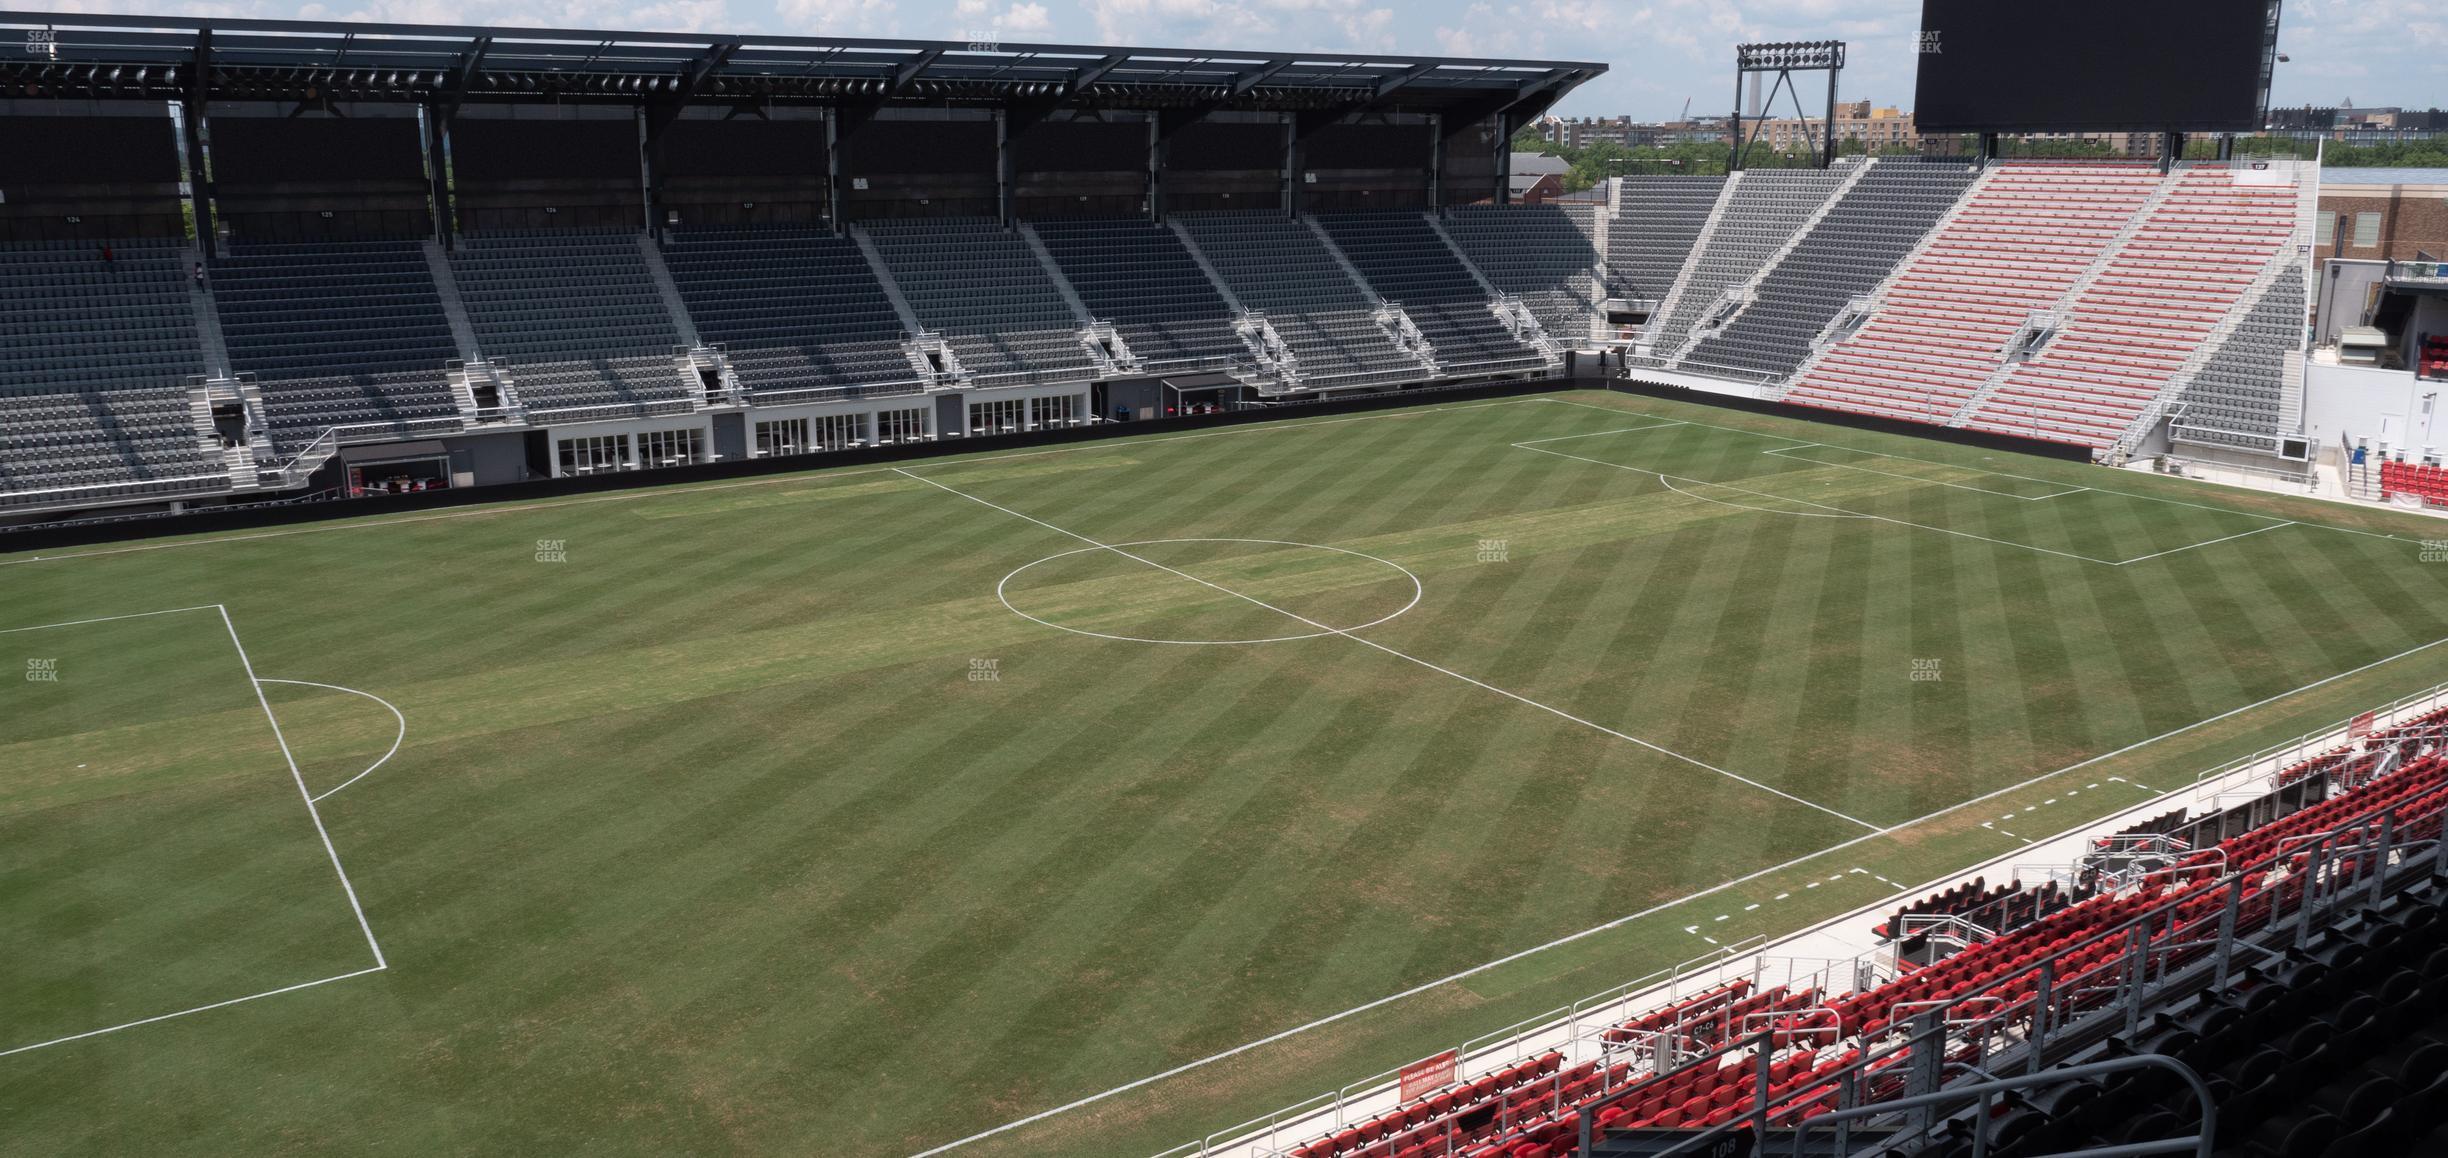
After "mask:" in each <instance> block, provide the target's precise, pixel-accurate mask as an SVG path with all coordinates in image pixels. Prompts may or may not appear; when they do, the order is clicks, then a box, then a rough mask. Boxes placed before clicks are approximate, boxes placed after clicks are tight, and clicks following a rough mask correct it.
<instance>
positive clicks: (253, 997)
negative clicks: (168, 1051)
mask: <svg viewBox="0 0 2448 1158" xmlns="http://www.w3.org/2000/svg"><path fill="white" fill-rule="evenodd" d="M386 968H389V966H384V965H376V966H373V967H371V968H367V969H360V970H358V971H356V972H354V973H339V974H334V975H333V976H330V977H323V978H318V979H316V980H313V981H301V982H299V983H297V984H295V985H284V986H282V987H280V988H278V989H266V990H264V991H263V992H261V993H250V994H247V995H246V996H244V997H233V998H230V999H229V1000H227V1001H216V1002H213V1003H212V1004H210V1005H199V1006H196V1007H195V1008H193V1009H182V1010H179V1011H178V1012H176V1013H162V1014H156V1015H154V1016H152V1017H140V1018H138V1019H136V1020H134V1021H126V1022H121V1023H119V1024H118V1025H110V1026H104V1027H103V1028H101V1029H89V1030H86V1031H85V1032H83V1033H72V1034H69V1035H68V1036H66V1037H55V1038H52V1039H51V1040H49V1041H38V1042H35V1043H34V1044H32V1045H21V1046H16V1047H14V1048H11V1049H0V1057H7V1056H9V1055H10V1054H13V1053H26V1052H28V1051H31V1050H38V1049H43V1048H45V1047H48V1046H54V1045H66V1044H67V1043H69V1042H72V1041H83V1040H84V1039H86V1038H89V1037H100V1036H102V1035H103V1034H106V1033H117V1032H119V1031H120V1030H123V1029H134V1028H136V1027H137V1026H140V1025H151V1024H153V1023H154V1022H157V1021H168V1020H170V1019H171V1018H174V1017H185V1016H187V1015H188V1014H190V1013H203V1012H205V1011H206V1010H212V1009H223V1008H226V1007H228V1006H232V1005H243V1004H245V1003H246V1002H249V1001H258V1000H261V999H263V998H266V997H278V996H280V995H281V994H283V993H295V992H297V991H298V990H300V989H312V988H314V987H315V986H317V985H329V984H331V983H332V982H334V981H346V980H348V979H349V978H351V977H363V976H365V975H366V974H368V973H380V972H382V971H383V970H384V969H386Z"/></svg>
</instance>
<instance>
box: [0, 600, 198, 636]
mask: <svg viewBox="0 0 2448 1158" xmlns="http://www.w3.org/2000/svg"><path fill="white" fill-rule="evenodd" d="M220 606H221V605H220V604H218V603H199V604H197V605H195V606H193V607H173V608H170V609H168V610H166V611H138V612H133V613H131V614H127V615H102V616H97V617H95V618H92V619H69V620H63V621H61V622H59V623H37V624H35V625H33V626H31V627H0V635H7V634H8V633H10V632H12V631H43V630H46V629H49V628H53V627H82V626H84V625H85V624H88V623H115V622H117V621H119V620H122V619H146V618H150V617H152V616H155V615H177V614H179V613H180V612H182V611H212V610H215V609H217V608H219V607H220Z"/></svg>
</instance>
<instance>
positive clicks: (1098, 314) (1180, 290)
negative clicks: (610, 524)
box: [0, 16, 1605, 521]
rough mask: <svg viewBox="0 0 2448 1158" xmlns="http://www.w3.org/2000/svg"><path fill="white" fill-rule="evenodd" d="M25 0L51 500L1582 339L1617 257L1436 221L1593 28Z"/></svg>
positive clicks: (18, 224)
mask: <svg viewBox="0 0 2448 1158" xmlns="http://www.w3.org/2000/svg"><path fill="white" fill-rule="evenodd" d="M0 22H5V23H7V24H8V25H10V26H11V31H10V32H9V35H12V36H14V35H16V34H18V33H19V32H23V33H25V34H26V35H27V36H28V41H27V42H28V43H29V44H38V45H40V47H41V51H40V52H34V53H29V54H27V55H25V56H24V57H21V58H12V59H11V60H9V61H7V62H6V63H0V83H4V84H5V87H6V92H7V93H8V95H7V97H6V98H5V99H0V142H5V143H7V144H9V145H10V146H11V147H10V148H8V149H7V150H6V156H7V159H6V160H4V161H0V166H5V170H4V171H0V182H5V184H6V186H7V189H8V193H9V196H8V198H7V201H6V203H5V205H0V247H5V250H6V255H7V256H8V260H6V261H5V262H0V278H5V279H6V285H5V288H6V290H7V291H8V292H7V297H8V299H9V302H10V306H9V308H10V309H12V310H13V311H16V312H17V313H18V314H19V315H20V317H19V318H18V319H17V320H16V321H15V322H14V323H12V324H13V325H14V327H15V328H16V329H17V331H18V332H19V333H20V334H21V335H22V336H23V337H25V338H26V339H27V342H26V343H25V344H24V345H23V346H22V347H21V351H22V352H21V353H20V354H19V356H18V357H17V358H16V360H15V361H16V364H17V366H18V370H17V371H16V372H14V373H13V374H12V376H11V380H10V382H9V383H8V392H7V395H6V401H7V405H8V406H9V407H10V408H11V409H13V410H20V411H23V412H24V413H25V414H26V415H27V416H28V421H27V424H26V425H25V426H24V427H23V428H22V429H16V428H13V429H12V431H11V432H10V435H9V437H8V438H7V440H6V442H5V443H4V444H0V450H4V451H5V455H4V459H5V460H4V461H0V480H5V484H4V485H5V489H4V490H0V504H5V506H6V507H7V509H8V512H9V514H10V516H11V517H12V518H13V519H16V520H19V521H22V520H25V519H30V518H31V519H56V518H58V517H60V516H63V515H75V514H79V513H85V512H92V511H95V510H97V509H102V508H113V507H117V508H125V509H128V510H132V511H160V510H165V509H167V510H176V509H178V508H180V507H192V506H196V505H212V504H218V503H228V502H255V501H262V500H264V499H267V498H274V499H277V498H281V497H285V496H293V495H300V494H314V495H323V494H359V493H366V492H367V491H368V490H369V489H381V488H379V487H370V486H369V484H370V483H372V482H373V481H375V480H374V478H373V477H372V475H369V474H368V473H367V471H366V470H364V469H362V465H363V464H378V463H379V464H388V463H391V462H394V461H398V460H400V458H401V455H403V454H411V455H414V456H418V458H419V461H421V462H425V463H427V464H428V465H425V466H420V467H418V468H417V469H416V470H414V471H411V472H410V473H411V474H412V475H414V477H413V479H411V480H410V481H411V483H412V485H414V486H415V487H416V488H418V489H424V488H428V487H465V486H471V485H485V484H491V483H500V482H516V481H524V480H530V479H542V478H553V477H561V476H565V475H569V474H577V473H599V472H619V471H625V470H633V469H640V468H644V467H651V466H668V465H686V464H690V463H708V462H724V461H729V462H737V461H741V460H749V459H756V458H762V457H777V456H781V455H787V454H800V453H811V452H815V451H825V450H842V449H850V448H855V447H863V446H865V447H872V446H878V445H884V444H887V443H895V444H906V443H909V442H913V441H928V440H936V439H952V438H960V437H964V436H974V435H975V434H977V433H981V432H988V431H992V432H1001V431H1004V430H1008V429H1020V430H1028V429H1038V428H1041V427H1044V426H1060V427H1071V426H1078V425H1084V424H1090V423H1100V422H1105V421H1110V420H1115V419H1133V418H1142V417H1157V416H1161V415H1163V414H1167V413H1175V412H1178V411H1179V410H1180V409H1181V408H1182V407H1183V406H1184V404H1185V403H1184V400H1185V398H1186V397H1187V396H1188V392H1192V391H1196V392H1198V393H1197V397H1198V398H1200V399H1201V400H1202V401H1203V404H1204V405H1207V406H1216V405H1224V404H1231V405H1267V404H1270V403H1275V402H1281V401H1287V400H1301V399H1314V398H1333V397H1336V396H1338V395H1340V394H1348V393H1353V392H1361V391H1383V390H1388V389H1395V388H1402V387H1417V386H1444V385H1454V384H1458V383H1469V382H1482V381H1491V380H1506V379H1511V380H1531V379H1539V378H1545V377H1549V376H1552V375H1557V374H1559V373H1561V371H1562V369H1563V362H1564V360H1563V357H1562V350H1563V349H1564V348H1565V346H1567V345H1582V344H1586V337H1587V332H1588V331H1589V329H1590V327H1591V325H1592V324H1593V322H1594V319H1595V311H1596V309H1597V298H1598V289H1597V287H1598V285H1599V283H1600V281H1601V280H1602V278H1601V274H1600V273H1599V267H1600V262H1599V261H1598V258H1597V253H1596V250H1595V248H1594V241H1593V238H1592V237H1591V234H1590V229H1589V227H1588V222H1589V219H1590V211H1589V210H1588V209H1587V208H1586V207H1585V208H1584V209H1583V210H1581V211H1580V212H1579V215H1578V216H1577V217H1576V218H1574V219H1573V221H1574V222H1576V223H1577V224H1572V225H1567V226H1566V227H1565V230H1564V231H1563V232H1558V231H1557V224H1556V223H1557V221H1558V220H1560V219H1558V218H1556V217H1555V215H1554V214H1553V213H1552V212H1546V213H1536V214H1532V213H1524V214H1522V215H1521V216H1519V217H1518V218H1517V217H1515V215H1513V214H1512V213H1509V212H1495V213H1490V214H1484V215H1474V216H1473V217H1472V218H1471V221H1472V222H1473V224H1472V227H1471V228H1470V229H1468V230H1464V231H1462V234H1461V237H1460V238H1457V237H1456V236H1455V235H1453V234H1449V233H1447V232H1446V231H1444V230H1441V229H1439V228H1437V227H1436V226H1435V224H1434V222H1433V221H1432V220H1431V218H1432V217H1433V216H1434V215H1436V214H1439V213H1441V212H1443V211H1444V210H1445V208H1446V207H1448V206H1452V205H1467V204H1470V203H1473V202H1489V203H1498V204H1501V202H1503V201H1504V199H1505V189H1506V173H1505V169H1506V164H1507V160H1508V158H1509V147H1508V143H1509V140H1510V138H1511V136H1512V134H1513V132H1514V131H1515V130H1517V129H1518V128H1520V127H1521V126H1522V125H1524V124H1526V123H1527V122H1528V121H1530V120H1531V119H1532V118H1535V117H1536V116H1538V115H1539V114H1540V113H1541V112H1543V111H1544V110H1545V109H1546V108H1548V107H1549V106H1550V105H1551V104H1553V103H1554V102H1555V101H1556V100H1557V99H1558V98H1560V97H1562V96H1563V95H1564V94H1566V93H1567V92H1569V91H1571V90H1572V88H1573V87H1574V86H1576V85H1578V84H1580V83H1582V82H1584V81H1586V80H1588V79H1589V78H1590V77H1592V76H1595V75H1597V74H1598V73H1599V72H1601V71H1603V69H1604V67H1605V66H1603V65H1598V64H1588V63H1575V62H1554V61H1526V60H1483V59H1460V58H1426V57H1384V56H1368V55H1350V54H1334V55H1330V56H1319V57H1309V56H1293V55H1281V54H1268V53H1224V52H1215V51H1196V52H1191V51H1179V50H1162V49H1126V48H1108V47H1099V46H1085V45H1058V44H1002V45H982V44H961V43H952V42H935V41H915V40H911V41H891V40H857V41H852V40H830V39H823V38H808V37H698V36H686V35H673V34H657V33H626V32H600V33H599V32H577V31H566V30H552V29H496V28H466V27H438V26H409V25H369V24H321V23H313V22H296V21H256V20H219V19H213V20H181V19H168V18H162V19H156V18H145V17H117V16H94V17H78V18H76V19H75V20H74V21H62V20H59V19H57V18H54V17H51V16H24V17H17V18H5V17H0ZM70 142H76V143H78V144H80V145H83V146H99V147H78V148H73V149H72V148H67V147H66V145H67V144H68V143H70ZM46 144H47V145H48V146H49V147H45V146H46ZM200 175H208V176H205V177H204V178H203V179H193V178H197V177H199V176H200ZM1312 214H1327V215H1329V219H1331V220H1336V221H1340V222H1342V224H1340V225H1338V226H1337V228H1338V229H1339V230H1341V231H1342V236H1343V239H1344V243H1346V244H1348V245H1350V246H1352V247H1354V248H1355V249H1357V250H1358V253H1357V255H1356V261H1357V264H1355V260H1354V259H1347V258H1346V257H1345V256H1343V255H1342V254H1340V253H1338V252H1336V250H1335V246H1336V244H1337V243H1336V242H1335V241H1333V240H1330V239H1329V237H1328V235H1326V234H1322V233H1317V232H1314V231H1313V230H1311V229H1309V228H1306V227H1305V225H1306V223H1307V221H1308V219H1309V218H1310V216H1311V215H1312ZM1287 227H1288V228H1290V229H1291V230H1292V231H1291V232H1289V233H1287V232H1285V230H1286V228H1287ZM1517 230H1518V231H1519V232H1520V233H1521V234H1522V236H1524V237H1538V238H1541V239H1552V240H1541V241H1540V242H1539V244H1540V245H1541V246H1543V247H1544V248H1543V249H1542V251H1541V256H1540V257H1539V258H1538V259H1537V260H1536V261H1535V262H1533V263H1532V264H1530V265H1527V266H1521V265H1519V264H1518V263H1507V262H1505V261H1504V260H1502V259H1501V258H1495V257H1492V256H1491V255H1492V253H1493V251H1492V250H1490V249H1489V248H1488V247H1489V245H1490V244H1491V243H1492V244H1494V245H1495V246H1496V248H1497V249H1502V248H1503V247H1504V239H1505V238H1506V237H1508V236H1510V235H1511V234H1512V233H1513V232H1515V231H1517ZM1556 241H1560V242H1562V244H1561V245H1557V244H1555V243H1554V242H1556ZM1457 246H1461V247H1463V248H1457ZM1474 248H1475V249H1476V250H1477V252H1479V253H1480V254H1481V255H1482V256H1483V257H1490V259H1491V261H1492V262H1494V265H1495V268H1496V270H1497V273H1498V276H1499V278H1500V279H1501V284H1499V283H1498V282H1497V281H1492V280H1490V278H1489V277H1488V276H1486V275H1484V274H1482V273H1480V272H1478V271H1477V270H1475V269H1473V268H1472V267H1471V258H1470V257H1469V256H1468V255H1467V254H1468V253H1469V252H1470V251H1471V250H1472V249H1474ZM1284 260H1292V261H1296V262H1300V263H1302V264H1303V266H1304V268H1305V269H1306V270H1307V272H1306V273H1305V274H1304V275H1302V277H1301V278H1300V279H1298V283H1297V284H1294V283H1292V282H1287V281H1284V280H1282V279H1278V278H1275V277H1272V276H1266V277H1260V276H1256V275H1257V274H1258V273H1259V271H1261V270H1273V269H1276V268H1278V266H1277V263H1278V262H1281V261H1284ZM1364 268H1365V270H1366V272H1364ZM191 273H192V276H190V275H191ZM1548 326H1556V327H1560V328H1561V329H1563V330H1564V331H1566V332H1565V333H1564V334H1563V335H1561V338H1562V340H1563V342H1564V345H1559V343H1558V340H1557V338H1556V337H1551V336H1549V335H1548V334H1547V333H1546V332H1545V327H1548ZM1015 407H1017V409H1014V408H1015ZM1014 414H1017V415H1019V420H1018V421H1017V422H1016V423H1015V422H1012V421H1010V420H1009V419H1010V417H1011V416H1012V415H1014ZM1040 418H1044V419H1045V421H1043V422H1040V421H1039V419H1040ZM803 431H804V432H807V433H806V434H805V435H804V436H803V435H802V433H801V432H803ZM816 431H826V432H829V433H827V434H825V435H823V436H818V435H817V434H815V433H814V432H816ZM373 473H374V474H376V475H379V474H384V473H386V472H383V471H379V470H378V471H375V472H373Z"/></svg>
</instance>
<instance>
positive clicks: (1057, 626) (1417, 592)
mask: <svg viewBox="0 0 2448 1158" xmlns="http://www.w3.org/2000/svg"><path fill="white" fill-rule="evenodd" d="M1181 543H1242V544H1250V545H1255V546H1262V547H1293V548H1298V549H1300V550H1304V551H1329V552H1332V553H1334V554H1337V555H1349V556H1351V557H1352V558H1355V559H1365V560H1367V561H1368V562H1371V563H1375V564H1377V565H1378V566H1380V567H1383V568H1385V569H1386V570H1388V571H1391V572H1393V575H1390V576H1388V578H1389V579H1390V578H1393V577H1394V576H1400V577H1401V578H1402V579H1403V580H1405V581H1407V582H1409V583H1410V584H1411V598H1410V599H1408V600H1406V601H1405V602H1404V603H1403V605H1402V606H1400V607H1397V608H1395V609H1394V610H1392V611H1390V612H1387V613H1386V614H1384V615H1380V616H1378V617H1377V618H1375V619H1372V620H1369V621H1368V622H1366V623H1355V624H1352V625H1351V626H1349V627H1336V626H1332V625H1328V626H1323V627H1320V628H1317V629H1314V630H1306V631H1298V632H1289V633H1286V634H1283V635H1269V636H1261V637H1257V638H1252V639H1166V638H1161V637H1156V636H1145V635H1121V634H1116V633H1113V632H1104V631H1090V630H1088V629H1087V628H1084V627H1072V626H1069V625H1068V624H1061V623H1056V622H1054V621H1053V620H1050V619H1045V618H1041V617H1039V616H1035V615H1031V614H1029V613H1028V612H1026V611H1023V610H1021V609H1020V608H1019V607H1018V606H1017V605H1015V604H1013V603H1012V592H1011V585H1012V581H1013V580H1015V579H1018V578H1019V577H1020V576H1021V575H1022V574H1024V573H1026V572H1027V571H1028V570H1029V569H1030V568H1033V567H1041V566H1044V565H1045V564H1048V563H1052V562H1055V561H1057V560H1061V559H1069V558H1072V557H1074V556H1078V555H1096V554H1123V553H1131V552H1132V549H1133V548H1137V547H1162V546H1167V545H1172V544H1181ZM1125 557H1127V558H1129V559H1131V561H1133V562H1136V563H1138V564H1139V565H1140V566H1143V567H1154V568H1155V569H1157V570H1159V571H1167V572H1171V573H1172V574H1176V575H1181V576H1183V577H1185V578H1192V581H1194V582H1201V583H1206V582H1207V581H1205V580H1199V579H1195V578H1194V577H1191V576H1189V575H1188V573H1187V572H1182V571H1174V570H1173V569H1172V568H1170V567H1167V566H1165V565H1164V564H1162V563H1160V562H1156V561H1153V560H1145V559H1140V558H1138V557H1137V556H1136V554H1135V553H1131V554H1126V556H1125ZM1207 585H1209V586H1212V587H1215V588H1216V589H1217V590H1218V591H1219V592H1222V593H1225V594H1229V595H1236V596H1240V597H1241V598H1243V599H1253V600H1254V598H1255V597H1253V596H1249V595H1244V594H1242V593H1241V592H1238V591H1234V590H1232V589H1231V588H1229V587H1225V586H1223V585H1221V584H1213V583H1208V584H1207ZM1424 591H1425V589H1424V588H1422V587H1421V586H1420V578H1419V576H1417V575H1415V574H1412V573H1411V570H1410V568H1407V567H1404V566H1403V565H1402V564H1400V563H1396V562H1393V561H1392V560H1389V559H1380V558H1378V557H1377V556H1375V555H1370V554H1365V553H1362V552H1359V551H1352V550H1346V549H1344V548H1342V547H1327V546H1322V545H1320V544H1317V543H1294V542H1289V541H1286V540H1283V539H1139V540H1136V541H1133V542H1128V543H1110V544H1107V545H1105V546H1101V547H1081V548H1079V549H1078V550H1075V551H1064V552H1061V553H1059V554H1054V555H1048V556H1046V557H1045V558H1043V559H1039V560H1036V561H1035V562H1031V563H1023V564H1021V565H1020V566H1018V567H1015V568H1013V569H1012V572H1011V574H1009V575H1005V576H1004V577H1003V579H1002V581H1001V582H999V583H996V584H995V598H996V599H998V600H1000V601H1001V602H1002V604H1003V606H1004V608H1005V609H1007V610H1009V611H1010V612H1011V613H1012V614H1014V615H1017V616H1019V617H1020V618H1022V619H1025V620H1028V621H1029V622H1031V623H1037V624H1043V625H1045V626H1047V627H1051V628H1053V629H1054V630H1056V631H1068V632H1070V633H1071V634H1073V635H1085V636H1090V637H1092V638H1095V639H1113V640H1120V641H1122V642H1125V643H1170V644H1182V645H1189V646H1206V647H1230V646H1238V645H1242V644H1252V643H1290V642H1292V641H1293V640H1296V639H1317V638H1319V637H1321V636H1328V635H1341V634H1343V633H1345V632H1351V631H1360V630H1363V629H1366V628H1371V627H1375V626H1377V625H1378V624H1381V623H1384V622H1386V621H1387V620H1390V619H1393V618H1395V617H1396V616H1399V615H1401V614H1403V613H1404V612H1406V611H1409V610H1411V609H1412V608H1414V607H1417V606H1419V601H1420V596H1421V595H1422V594H1424ZM1270 610H1274V611H1276V612H1277V613H1278V614H1281V615H1284V616H1286V622H1288V623H1291V624H1293V625H1294V626H1306V625H1305V624H1302V623H1301V622H1300V619H1298V618H1292V617H1291V616H1292V613H1291V612H1287V611H1283V610H1282V609H1280V608H1272V607H1270Z"/></svg>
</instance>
